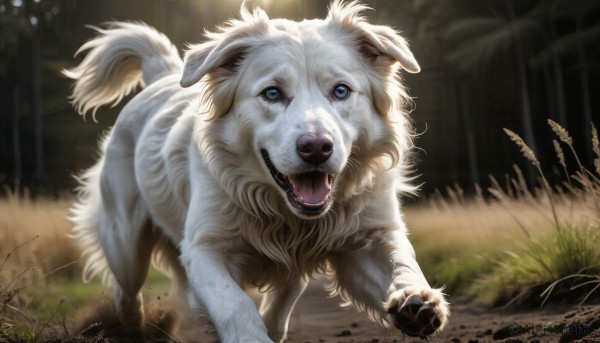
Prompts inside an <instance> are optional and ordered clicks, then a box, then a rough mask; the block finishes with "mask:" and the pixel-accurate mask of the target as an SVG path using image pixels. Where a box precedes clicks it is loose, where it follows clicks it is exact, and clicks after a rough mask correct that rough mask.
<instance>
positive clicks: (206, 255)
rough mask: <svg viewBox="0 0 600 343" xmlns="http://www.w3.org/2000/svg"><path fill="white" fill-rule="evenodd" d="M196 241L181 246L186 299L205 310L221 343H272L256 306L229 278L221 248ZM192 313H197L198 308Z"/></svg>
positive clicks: (236, 283) (235, 282)
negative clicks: (185, 280) (185, 281)
mask: <svg viewBox="0 0 600 343" xmlns="http://www.w3.org/2000/svg"><path fill="white" fill-rule="evenodd" d="M198 242H199V241H198V240H195V241H194V242H191V243H190V242H186V243H183V244H182V246H181V260H182V263H183V265H184V267H185V270H186V273H187V275H188V278H189V285H190V287H189V291H190V292H191V294H190V295H189V296H190V297H193V298H194V300H196V301H197V302H198V303H199V304H200V305H201V306H202V307H203V310H204V311H206V313H207V314H208V316H209V318H210V320H211V321H212V323H213V325H214V326H215V328H216V329H217V332H218V334H219V337H220V338H221V342H222V343H237V342H267V343H272V342H273V341H271V339H270V338H269V336H268V335H267V328H266V327H265V324H264V323H263V321H262V318H261V317H260V314H259V312H258V309H257V308H256V305H255V304H254V302H253V301H252V299H251V298H250V297H249V296H248V295H247V294H246V293H245V292H244V291H243V290H242V288H241V287H240V285H239V283H238V282H237V281H236V280H234V278H233V277H232V276H231V274H230V272H229V270H228V268H227V265H226V259H225V256H224V255H223V251H222V249H219V247H215V246H213V244H203V243H198ZM192 311H194V312H196V313H197V312H198V311H199V309H192ZM200 311H202V310H200Z"/></svg>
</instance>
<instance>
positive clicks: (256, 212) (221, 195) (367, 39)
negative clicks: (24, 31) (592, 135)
mask: <svg viewBox="0 0 600 343" xmlns="http://www.w3.org/2000/svg"><path fill="white" fill-rule="evenodd" d="M364 9H365V7H364V6H362V5H360V4H358V3H356V2H350V3H342V2H341V1H337V0H336V1H334V2H333V3H332V5H331V7H330V10H329V14H328V16H327V18H326V19H324V20H305V21H302V22H293V21H289V20H283V19H275V20H271V19H269V18H268V17H267V15H266V14H265V13H264V12H263V11H262V10H260V9H254V10H253V11H248V10H246V9H245V8H244V7H243V8H242V10H241V19H239V20H233V21H230V22H228V23H227V24H226V25H225V26H223V27H221V28H219V29H218V30H217V32H210V33H207V34H206V37H207V41H206V42H205V43H202V44H199V45H192V46H190V47H189V50H188V51H187V53H186V54H185V58H184V60H183V61H182V60H181V58H180V57H179V55H178V53H177V50H176V48H175V47H173V46H172V44H171V43H170V42H169V40H168V39H167V38H166V37H165V36H163V35H162V34H160V33H158V32H156V31H155V30H153V29H152V28H150V27H147V26H144V25H141V24H133V23H111V24H110V25H109V26H108V28H106V29H97V31H98V32H99V35H98V36H97V37H96V38H94V39H93V40H91V41H89V42H87V43H86V44H85V45H83V46H82V47H81V49H80V51H88V52H87V55H86V57H85V58H84V59H83V61H82V62H81V64H80V65H79V66H77V67H75V68H73V69H71V70H66V71H64V74H65V75H67V76H68V77H70V78H72V79H74V80H75V86H74V91H73V96H72V100H73V102H74V104H75V106H76V107H77V109H78V110H79V112H80V113H82V114H84V113H86V112H88V111H89V110H92V111H93V112H94V114H95V111H96V109H97V108H98V107H100V106H102V105H105V104H109V103H113V104H116V103H118V102H119V101H120V100H121V99H122V98H123V97H124V96H125V95H127V94H128V93H130V92H131V91H133V90H134V89H135V88H136V87H137V86H141V87H143V88H144V89H143V90H142V91H141V92H140V93H139V94H138V95H137V96H135V97H134V98H133V99H132V100H131V101H130V102H129V103H128V104H127V105H126V106H125V108H124V109H123V111H122V112H121V114H120V116H119V117H118V120H117V122H116V123H115V126H114V128H112V130H111V131H110V133H109V134H108V135H107V136H106V138H105V139H104V140H103V144H102V146H101V150H102V155H101V158H100V160H99V161H98V163H97V164H96V165H95V166H94V167H92V168H91V169H89V170H88V171H87V172H86V173H85V174H84V175H83V176H82V177H81V183H82V186H81V192H80V198H79V200H78V201H77V203H76V204H75V205H74V208H73V216H72V219H73V221H74V222H75V228H74V231H73V236H74V237H75V238H76V240H77V241H78V243H79V244H80V245H81V247H82V248H83V255H84V259H85V261H86V263H85V271H84V278H85V279H89V278H91V277H93V276H96V275H98V276H100V277H101V278H102V279H103V281H104V282H106V283H108V284H110V285H112V286H113V287H114V295H115V302H116V306H117V311H118V315H119V320H120V321H121V322H122V323H123V324H125V325H127V326H128V327H130V328H131V329H132V330H134V329H135V330H143V320H144V314H143V307H142V297H141V294H140V293H139V291H140V288H141V286H142V284H143V283H144V279H145V277H146V274H147V271H148V266H149V263H150V260H151V258H152V257H153V256H155V257H158V258H159V260H160V261H161V262H163V264H167V265H169V266H170V269H169V271H170V274H171V275H172V276H173V277H174V279H175V280H176V282H177V285H178V287H179V289H180V290H182V291H184V292H185V293H186V294H187V303H188V304H189V306H190V308H191V310H192V311H193V313H194V314H195V315H197V316H202V315H207V316H208V318H210V320H211V322H212V323H213V325H214V326H215V328H216V330H217V332H218V334H219V336H220V339H221V341H222V342H242V341H243V342H273V341H275V342H278V341H283V340H284V339H285V337H286V331H287V327H288V321H289V318H290V313H291V311H292V308H293V307H294V305H295V303H296V301H297V300H298V298H299V297H300V295H301V294H302V292H303V290H304V289H305V287H306V285H307V282H308V280H309V279H310V276H311V275H313V274H314V273H317V272H330V273H331V274H332V275H334V279H335V284H334V285H333V286H334V287H333V289H334V290H335V292H337V294H339V295H341V297H342V298H343V299H345V300H348V301H349V302H351V303H352V304H353V305H354V306H355V307H356V308H358V309H360V310H362V311H363V312H365V313H366V314H367V315H368V316H369V317H371V318H372V319H373V320H375V321H378V322H380V323H381V324H383V325H386V326H389V325H390V324H391V325H394V326H396V327H398V328H399V329H400V330H402V331H403V332H404V333H405V334H407V335H409V336H418V337H425V336H427V335H430V334H433V333H435V332H438V331H440V330H441V329H442V328H443V327H444V324H445V323H446V319H447V317H448V315H449V308H448V304H447V302H446V301H445V300H444V297H443V295H442V293H441V292H440V290H438V289H432V288H431V287H430V286H429V284H428V283H427V281H426V280H425V277H424V276H423V274H422V272H421V270H420V268H419V266H418V264H417V262H416V261H415V254H414V251H413V248H412V246H411V244H410V243H409V241H408V239H407V237H406V235H407V232H406V228H405V225H404V223H403V219H402V215H401V213H400V209H399V201H398V197H397V195H398V192H401V191H409V190H410V189H411V187H410V186H409V185H408V183H407V178H406V177H405V176H404V175H405V174H406V172H405V169H406V166H407V164H408V161H407V153H408V150H409V149H410V148H411V130H410V127H409V124H408V118H407V112H406V110H405V105H406V104H407V103H408V102H410V98H409V97H408V95H407V93H406V92H405V90H404V88H403V86H402V84H401V83H400V79H399V75H398V72H399V69H400V68H403V69H404V70H406V71H408V72H411V73H416V72H418V71H419V65H418V64H417V62H416V61H415V58H414V57H413V55H412V53H411V52H410V50H409V48H408V46H407V44H406V42H405V40H404V39H403V38H402V37H400V36H399V35H398V34H397V33H396V32H395V31H394V30H392V29H390V28H388V27H385V26H376V25H372V24H369V23H368V22H367V21H366V19H365V18H364V17H362V16H361V15H360V12H361V11H362V10H364ZM246 285H249V286H256V287H260V289H261V290H262V291H264V292H265V293H266V294H265V296H264V299H263V303H262V304H261V306H260V309H257V307H256V306H255V304H254V303H253V301H252V300H251V298H250V297H249V296H248V295H247V294H246V293H245V292H244V290H243V289H244V286H246Z"/></svg>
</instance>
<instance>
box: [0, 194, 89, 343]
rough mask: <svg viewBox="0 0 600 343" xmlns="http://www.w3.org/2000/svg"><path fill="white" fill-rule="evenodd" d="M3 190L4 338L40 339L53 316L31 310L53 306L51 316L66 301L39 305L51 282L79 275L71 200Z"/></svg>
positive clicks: (0, 300) (0, 291)
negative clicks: (71, 234) (69, 216)
mask: <svg viewBox="0 0 600 343" xmlns="http://www.w3.org/2000/svg"><path fill="white" fill-rule="evenodd" d="M4 195H5V198H3V199H0V242H1V244H0V341H7V342H8V341H25V342H26V341H33V342H38V341H40V337H41V336H42V332H43V331H47V329H48V324H49V323H50V319H45V318H38V317H37V315H36V314H32V312H34V313H36V312H42V311H46V312H47V311H51V312H52V313H51V315H50V318H51V319H53V318H52V317H53V316H54V315H55V314H56V313H58V312H59V311H60V310H61V306H62V303H63V300H62V299H60V300H57V301H56V304H53V305H52V306H53V308H52V309H45V308H41V307H43V306H44V304H43V303H44V300H47V299H44V298H43V297H44V294H45V291H46V290H47V289H48V286H49V285H50V284H52V283H55V282H59V280H65V279H69V278H72V277H75V276H76V275H77V277H78V278H79V272H78V267H77V262H78V261H79V253H78V251H77V249H76V247H75V246H74V245H73V243H72V242H71V240H70V239H69V238H68V237H67V232H68V231H69V229H70V227H71V224H70V223H69V222H68V221H67V220H66V215H67V212H68V207H69V203H70V202H69V201H68V200H59V201H54V200H48V199H37V200H35V201H33V200H32V199H31V197H30V196H29V195H28V193H27V192H25V193H24V194H18V193H15V192H12V191H11V190H10V189H8V188H5V189H4ZM34 297H35V298H34ZM40 297H41V298H40ZM38 314H39V313H38ZM63 319H64V318H63ZM63 324H64V321H63ZM63 326H64V325H63ZM64 328H65V330H66V326H64Z"/></svg>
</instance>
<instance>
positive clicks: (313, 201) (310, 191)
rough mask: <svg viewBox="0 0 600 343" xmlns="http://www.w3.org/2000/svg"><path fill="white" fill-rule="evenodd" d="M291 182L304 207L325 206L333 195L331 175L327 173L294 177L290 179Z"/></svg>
mask: <svg viewBox="0 0 600 343" xmlns="http://www.w3.org/2000/svg"><path fill="white" fill-rule="evenodd" d="M289 180H290V183H291V184H292V187H294V195H296V197H298V202H299V203H300V205H302V206H304V207H320V206H323V204H324V203H325V200H326V199H327V197H328V196H329V193H331V185H329V175H327V174H325V173H317V172H314V173H308V174H301V175H293V176H290V177H289Z"/></svg>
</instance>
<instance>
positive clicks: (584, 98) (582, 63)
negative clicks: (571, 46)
mask: <svg viewBox="0 0 600 343" xmlns="http://www.w3.org/2000/svg"><path fill="white" fill-rule="evenodd" d="M582 31H583V13H581V14H579V15H578V16H577V34H581V32H582ZM577 59H578V60H579V61H578V62H579V84H580V87H581V106H582V110H583V121H584V123H583V127H584V136H583V137H584V141H585V147H586V151H585V152H586V156H585V157H586V160H587V161H588V162H589V163H592V161H593V159H594V157H593V152H592V145H591V141H592V102H591V100H590V83H589V73H588V66H587V55H586V53H585V48H584V46H583V44H581V43H577Z"/></svg>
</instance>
